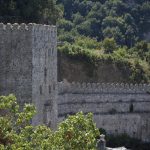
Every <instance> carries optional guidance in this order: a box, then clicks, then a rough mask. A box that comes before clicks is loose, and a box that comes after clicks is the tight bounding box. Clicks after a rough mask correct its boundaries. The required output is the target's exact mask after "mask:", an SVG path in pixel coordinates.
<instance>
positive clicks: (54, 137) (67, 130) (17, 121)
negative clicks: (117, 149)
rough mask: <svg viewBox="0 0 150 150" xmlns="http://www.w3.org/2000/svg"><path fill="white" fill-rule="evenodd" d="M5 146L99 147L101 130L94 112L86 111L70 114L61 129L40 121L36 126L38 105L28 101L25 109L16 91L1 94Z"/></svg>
mask: <svg viewBox="0 0 150 150" xmlns="http://www.w3.org/2000/svg"><path fill="white" fill-rule="evenodd" d="M0 114H1V117H0V149H1V150H35V149H36V150H38V149H39V150H60V149H61V150H71V149H72V150H95V149H96V137H97V136H98V135H99V131H98V129H97V128H96V126H95V124H94V123H93V120H92V114H91V113H89V114H87V115H84V114H83V113H82V112H80V113H77V114H76V115H74V116H69V117H68V118H67V119H66V120H65V121H63V122H62V123H60V124H59V126H58V130H57V131H55V132H54V131H51V129H50V128H48V127H46V126H44V125H40V126H32V125H31V123H30V122H31V119H32V117H33V115H34V114H35V107H34V106H33V105H30V104H25V106H24V108H23V110H22V111H19V105H18V104H17V102H16V97H15V96H14V95H9V96H1V97H0Z"/></svg>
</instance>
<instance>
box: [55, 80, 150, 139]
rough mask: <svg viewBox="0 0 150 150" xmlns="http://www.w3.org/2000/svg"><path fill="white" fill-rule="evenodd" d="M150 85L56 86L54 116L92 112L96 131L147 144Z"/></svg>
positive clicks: (67, 84) (61, 84) (100, 84)
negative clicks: (57, 91) (132, 138)
mask: <svg viewBox="0 0 150 150" xmlns="http://www.w3.org/2000/svg"><path fill="white" fill-rule="evenodd" d="M149 92H150V85H146V84H139V85H136V84H135V85H133V84H130V85H129V84H113V83H108V84H104V83H68V82H66V81H64V82H60V83H59V98H58V116H59V120H62V119H64V118H65V117H66V116H67V115H68V114H75V113H76V112H78V111H83V112H84V113H88V112H92V113H93V114H94V120H95V122H96V124H97V127H98V128H104V129H106V131H107V132H108V133H110V134H121V133H127V134H129V135H130V136H131V137H136V138H139V139H142V140H144V141H150V126H149V125H150V119H149V117H150V107H149V106H150V93H149Z"/></svg>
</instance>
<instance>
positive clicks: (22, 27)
mask: <svg viewBox="0 0 150 150" xmlns="http://www.w3.org/2000/svg"><path fill="white" fill-rule="evenodd" d="M33 29H34V30H35V32H37V31H40V30H45V31H46V32H48V31H51V32H52V35H56V32H57V28H56V26H50V25H42V24H35V23H29V24H25V23H21V24H18V23H14V24H11V23H7V24H4V23H0V31H10V30H12V31H31V30H33Z"/></svg>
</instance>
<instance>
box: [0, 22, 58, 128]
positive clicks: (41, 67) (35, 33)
mask: <svg viewBox="0 0 150 150" xmlns="http://www.w3.org/2000/svg"><path fill="white" fill-rule="evenodd" d="M56 46H57V31H56V27H54V26H48V25H38V24H27V25H26V24H20V25H19V24H17V23H16V24H6V25H4V24H3V23H1V24H0V57H1V59H0V64H1V65H0V94H1V95H8V94H9V93H14V94H15V95H16V96H17V99H18V102H19V103H20V105H23V104H24V103H34V104H35V106H36V108H37V115H36V116H35V117H34V119H33V120H32V123H33V124H34V125H36V124H43V123H45V124H47V125H49V126H51V127H55V126H56V121H57V104H56V97H57V50H56Z"/></svg>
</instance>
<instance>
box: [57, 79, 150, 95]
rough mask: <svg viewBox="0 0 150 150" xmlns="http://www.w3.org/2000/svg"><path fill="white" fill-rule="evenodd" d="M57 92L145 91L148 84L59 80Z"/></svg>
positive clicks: (148, 86)
mask: <svg viewBox="0 0 150 150" xmlns="http://www.w3.org/2000/svg"><path fill="white" fill-rule="evenodd" d="M58 87H59V93H147V92H149V91H150V84H126V83H75V82H72V83H68V82H67V81H63V82H59V83H58Z"/></svg>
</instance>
